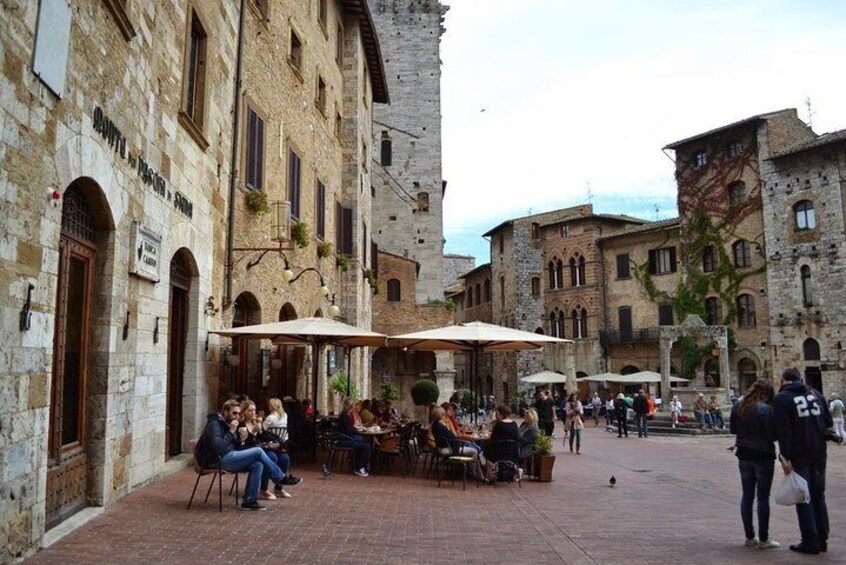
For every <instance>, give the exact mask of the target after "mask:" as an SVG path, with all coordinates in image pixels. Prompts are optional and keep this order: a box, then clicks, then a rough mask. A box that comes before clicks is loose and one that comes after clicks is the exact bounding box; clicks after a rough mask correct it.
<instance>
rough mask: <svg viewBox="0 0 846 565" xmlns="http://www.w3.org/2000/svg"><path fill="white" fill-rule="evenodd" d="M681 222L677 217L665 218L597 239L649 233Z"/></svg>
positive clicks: (672, 226)
mask: <svg viewBox="0 0 846 565" xmlns="http://www.w3.org/2000/svg"><path fill="white" fill-rule="evenodd" d="M680 225H681V222H680V221H679V219H678V218H667V219H666V220H659V221H657V222H648V223H646V224H644V225H642V226H637V227H633V228H630V229H627V230H623V231H619V232H617V233H612V234H611V235H605V236H602V237H600V238H597V241H604V240H607V239H614V238H615V237H624V236H627V235H632V234H638V233H649V232H651V231H660V230H664V229H667V228H675V227H679V226H680Z"/></svg>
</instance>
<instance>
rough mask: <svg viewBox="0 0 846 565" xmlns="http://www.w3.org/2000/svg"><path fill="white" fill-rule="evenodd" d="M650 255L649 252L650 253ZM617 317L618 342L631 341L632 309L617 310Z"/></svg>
mask: <svg viewBox="0 0 846 565" xmlns="http://www.w3.org/2000/svg"><path fill="white" fill-rule="evenodd" d="M650 253H651V251H650ZM617 316H618V318H619V321H620V340H621V341H631V340H632V309H631V308H629V307H628V306H626V307H623V308H618V309H617Z"/></svg>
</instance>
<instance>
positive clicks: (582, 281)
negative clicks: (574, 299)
mask: <svg viewBox="0 0 846 565" xmlns="http://www.w3.org/2000/svg"><path fill="white" fill-rule="evenodd" d="M578 275H579V276H578V281H577V282H578V283H579V284H578V285H579V286H583V285H584V284H586V281H587V278H586V276H585V275H586V267H585V258H584V256H582V257H579V272H578Z"/></svg>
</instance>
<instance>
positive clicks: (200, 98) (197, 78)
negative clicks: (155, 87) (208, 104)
mask: <svg viewBox="0 0 846 565" xmlns="http://www.w3.org/2000/svg"><path fill="white" fill-rule="evenodd" d="M190 34H191V35H190V37H189V38H188V46H187V47H188V54H187V57H186V68H185V100H184V103H183V110H184V112H185V115H186V116H187V117H188V118H190V120H191V121H192V122H193V123H194V126H196V127H197V128H202V125H203V115H204V114H203V113H204V110H205V94H206V93H205V90H206V86H205V85H206V30H205V29H203V24H202V23H200V19H199V18H198V17H197V13H196V12H195V11H194V10H191V28H190Z"/></svg>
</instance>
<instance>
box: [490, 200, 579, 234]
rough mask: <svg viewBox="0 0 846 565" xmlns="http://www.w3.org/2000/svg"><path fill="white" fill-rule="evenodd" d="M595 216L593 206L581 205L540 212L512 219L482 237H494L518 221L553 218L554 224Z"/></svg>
mask: <svg viewBox="0 0 846 565" xmlns="http://www.w3.org/2000/svg"><path fill="white" fill-rule="evenodd" d="M585 211H587V214H583V212H585ZM592 214H593V205H592V204H579V205H577V206H570V207H568V208H559V209H557V210H550V211H549V212H540V213H538V214H531V215H528V216H520V217H518V218H512V219H510V220H505V221H504V222H502V223H501V224H499V225H498V226H496V227H494V228H491V229H489V230H488V231H487V232H485V233H483V234H482V237H487V236H489V235H492V234H494V233H496V232H498V231H499V230H501V229H502V228H504V227H505V226H510V225H511V224H513V223H514V222H516V221H518V220H532V219H538V220H546V219H549V218H551V219H552V222H561V221H565V220H566V219H573V218H584V217H587V216H589V215H592Z"/></svg>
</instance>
